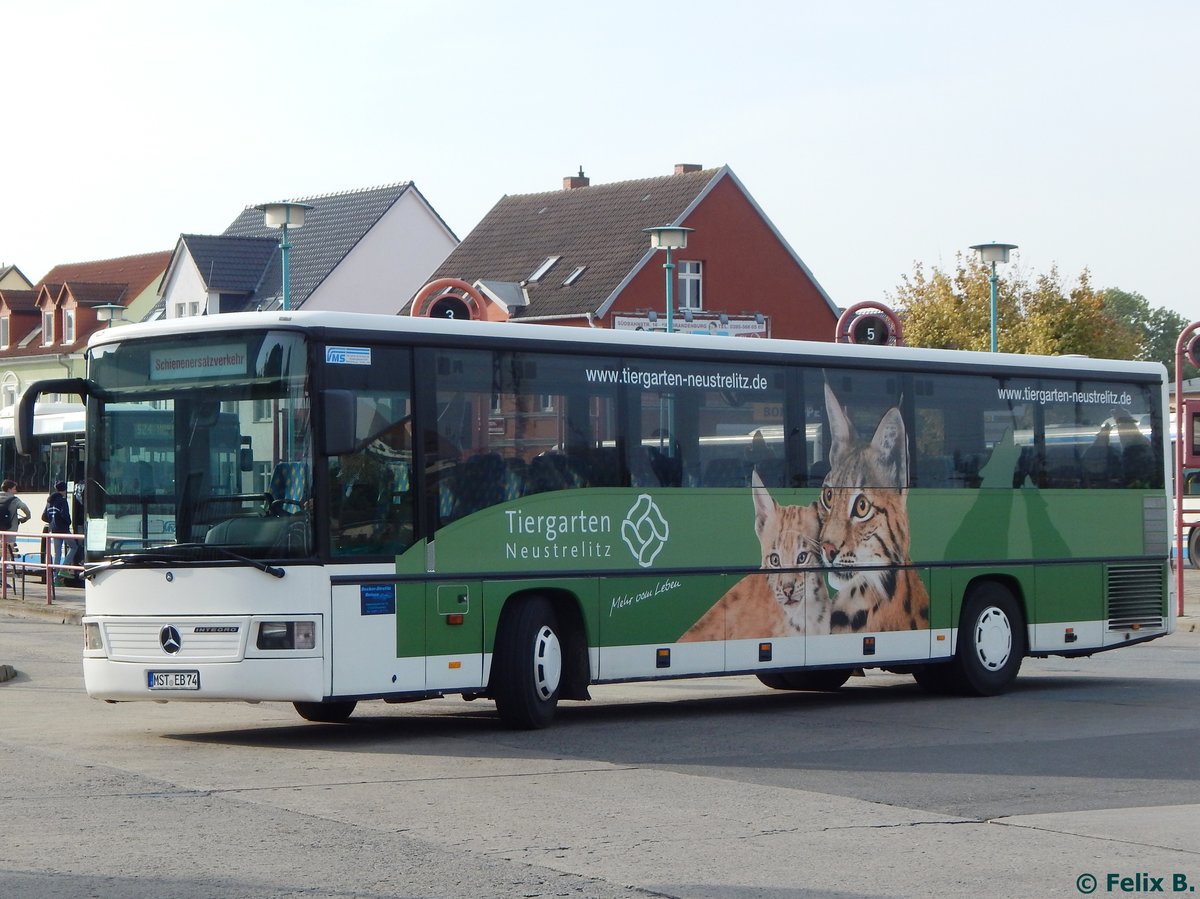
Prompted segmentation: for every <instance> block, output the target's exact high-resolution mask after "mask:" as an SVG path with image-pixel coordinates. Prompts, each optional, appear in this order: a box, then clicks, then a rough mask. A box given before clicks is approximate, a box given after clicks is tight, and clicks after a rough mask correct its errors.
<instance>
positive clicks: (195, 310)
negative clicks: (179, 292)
mask: <svg viewBox="0 0 1200 899" xmlns="http://www.w3.org/2000/svg"><path fill="white" fill-rule="evenodd" d="M199 314H200V301H199V300H192V301H191V302H190V303H188V315H199Z"/></svg>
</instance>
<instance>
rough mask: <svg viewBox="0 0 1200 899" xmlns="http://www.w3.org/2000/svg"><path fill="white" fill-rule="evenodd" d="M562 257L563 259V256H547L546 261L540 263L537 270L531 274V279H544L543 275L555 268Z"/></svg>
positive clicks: (534, 280)
mask: <svg viewBox="0 0 1200 899" xmlns="http://www.w3.org/2000/svg"><path fill="white" fill-rule="evenodd" d="M560 259H562V257H561V256H547V257H546V261H545V262H543V263H542V264H541V265H539V266H538V267H537V271H535V272H534V273H533V274H532V275H530V276H529V280H530V281H533V282H537V281H540V280H542V276H543V275H545V274H546V272H548V271H550V269H552V268H554V265H555V263H557V262H558V260H560Z"/></svg>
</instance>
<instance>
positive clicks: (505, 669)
mask: <svg viewBox="0 0 1200 899" xmlns="http://www.w3.org/2000/svg"><path fill="white" fill-rule="evenodd" d="M562 674H563V643H562V640H561V639H560V637H559V631H558V616H556V615H555V614H554V606H553V605H551V604H550V601H549V600H547V599H546V598H544V597H541V596H528V597H524V598H521V599H516V600H513V603H512V605H511V606H510V607H509V608H507V609H505V612H504V614H503V615H502V616H501V618H500V625H499V627H498V629H497V631H496V650H495V654H494V656H493V659H492V674H491V679H490V681H489V686H488V693H489V694H490V695H491V697H492V699H494V700H495V702H496V711H497V712H499V714H500V720H501V721H503V722H504V723H505V724H506V725H508V726H509V727H511V728H514V729H518V730H535V729H537V728H542V727H546V726H547V725H548V724H550V722H551V721H553V720H554V713H555V711H556V710H557V708H558V696H559V689H560V687H561V686H562Z"/></svg>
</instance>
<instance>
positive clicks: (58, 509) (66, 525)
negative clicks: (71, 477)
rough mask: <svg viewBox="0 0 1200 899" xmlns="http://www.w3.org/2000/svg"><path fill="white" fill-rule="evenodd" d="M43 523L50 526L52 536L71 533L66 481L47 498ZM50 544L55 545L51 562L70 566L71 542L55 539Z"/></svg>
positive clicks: (59, 483)
mask: <svg viewBox="0 0 1200 899" xmlns="http://www.w3.org/2000/svg"><path fill="white" fill-rule="evenodd" d="M42 521H44V522H46V524H47V525H49V531H50V533H51V534H69V533H71V504H70V502H68V500H67V482H66V481H59V482H58V483H57V484H55V485H54V492H53V493H51V494H50V495H49V496H48V497H46V511H45V512H43V513H42ZM50 542H51V543H52V544H53V545H54V546H53V549H52V550H51V553H50V561H51V562H52V563H53V564H55V565H70V564H71V559H70V556H71V541H70V540H63V539H62V538H55V539H54V540H51V541H50ZM60 576H62V575H61V573H60Z"/></svg>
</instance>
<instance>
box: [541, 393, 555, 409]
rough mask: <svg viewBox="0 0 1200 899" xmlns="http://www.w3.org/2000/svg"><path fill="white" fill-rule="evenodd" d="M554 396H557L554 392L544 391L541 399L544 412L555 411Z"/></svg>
mask: <svg viewBox="0 0 1200 899" xmlns="http://www.w3.org/2000/svg"><path fill="white" fill-rule="evenodd" d="M554 397H555V394H553V393H543V394H542V396H541V399H540V401H539V405H540V406H541V409H542V411H543V412H553V411H554Z"/></svg>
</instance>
